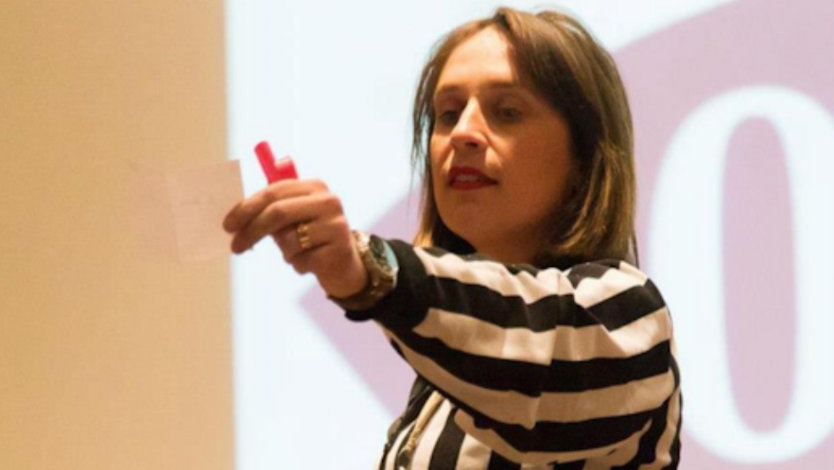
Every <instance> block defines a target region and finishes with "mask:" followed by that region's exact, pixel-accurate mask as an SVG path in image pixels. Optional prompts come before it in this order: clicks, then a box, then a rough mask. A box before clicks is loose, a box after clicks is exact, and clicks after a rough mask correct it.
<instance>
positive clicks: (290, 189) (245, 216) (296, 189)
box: [223, 180, 326, 233]
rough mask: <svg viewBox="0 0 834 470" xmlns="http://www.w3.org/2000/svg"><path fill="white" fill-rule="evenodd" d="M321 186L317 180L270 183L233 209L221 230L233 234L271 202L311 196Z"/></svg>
mask: <svg viewBox="0 0 834 470" xmlns="http://www.w3.org/2000/svg"><path fill="white" fill-rule="evenodd" d="M323 186H324V183H322V182H321V181H318V180H282V181H277V182H275V183H272V184H270V185H269V186H267V187H266V188H264V189H262V190H261V191H258V192H257V193H255V194H253V195H252V196H251V197H249V198H247V199H244V200H243V201H241V202H239V203H238V204H237V205H236V206H235V207H233V208H232V210H230V211H229V213H228V214H226V217H225V218H224V219H223V229H224V230H226V231H227V232H229V233H235V232H237V231H239V230H241V229H242V228H244V227H246V226H247V225H248V224H249V223H250V222H251V221H252V219H253V218H255V217H256V216H257V215H258V214H260V213H261V212H262V211H263V210H264V208H265V207H267V206H268V205H269V204H271V203H272V202H274V201H278V200H282V199H287V198H293V197H299V196H304V195H307V194H311V193H313V192H316V191H320V190H321V189H322V187H323ZM324 187H325V188H326V186H324Z"/></svg>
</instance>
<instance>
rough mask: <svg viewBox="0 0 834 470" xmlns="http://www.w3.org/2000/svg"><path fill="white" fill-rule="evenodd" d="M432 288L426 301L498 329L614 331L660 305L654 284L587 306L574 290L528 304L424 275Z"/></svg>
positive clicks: (636, 287) (661, 302)
mask: <svg viewBox="0 0 834 470" xmlns="http://www.w3.org/2000/svg"><path fill="white" fill-rule="evenodd" d="M426 282H427V288H428V289H429V290H430V291H432V292H434V293H435V294H434V298H435V299H436V300H433V301H432V302H431V303H430V305H431V306H432V307H436V308H440V309H443V310H447V311H450V312H455V313H461V314H465V315H469V316H471V317H475V318H478V319H480V320H483V321H485V322H488V323H492V324H494V325H498V326H500V327H503V328H518V327H523V328H528V329H530V330H531V331H535V332H541V331H547V330H551V329H553V328H554V327H556V326H572V327H582V326H590V325H598V324H601V325H603V326H605V327H606V328H607V329H608V330H615V329H617V328H619V327H621V326H624V325H627V324H629V323H631V322H633V321H635V320H638V319H640V318H642V317H643V316H645V315H647V314H650V313H653V312H655V311H656V310H658V309H660V308H662V307H663V306H664V303H663V299H662V298H661V297H660V295H659V294H658V293H657V290H656V289H655V288H654V285H653V284H651V282H647V283H646V285H645V286H633V287H631V288H629V289H626V290H625V291H623V292H620V293H618V294H616V295H614V296H612V297H610V298H608V299H606V300H604V301H602V302H600V303H598V304H595V305H593V306H591V307H589V308H588V309H585V308H583V307H581V306H579V305H577V304H576V302H575V300H574V296H573V294H562V295H557V294H553V295H548V296H545V297H542V298H541V299H539V300H537V301H535V302H533V303H530V304H527V303H526V302H525V301H524V299H523V298H522V297H521V296H517V295H510V296H505V295H502V294H500V293H499V292H496V291H494V290H491V289H489V288H487V287H484V286H481V285H475V284H464V283H462V282H460V281H458V280H456V279H450V278H439V277H434V276H429V279H427V281H426Z"/></svg>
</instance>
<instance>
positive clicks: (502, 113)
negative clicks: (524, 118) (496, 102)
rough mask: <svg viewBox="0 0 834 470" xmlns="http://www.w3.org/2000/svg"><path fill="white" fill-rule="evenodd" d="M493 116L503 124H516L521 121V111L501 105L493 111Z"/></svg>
mask: <svg viewBox="0 0 834 470" xmlns="http://www.w3.org/2000/svg"><path fill="white" fill-rule="evenodd" d="M495 116H496V117H497V118H498V119H500V120H502V121H505V122H516V121H519V120H520V119H521V110H520V109H518V108H516V107H515V106H509V105H501V106H498V107H497V108H496V109H495Z"/></svg>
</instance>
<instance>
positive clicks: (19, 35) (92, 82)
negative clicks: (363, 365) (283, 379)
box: [0, 0, 234, 470]
mask: <svg viewBox="0 0 834 470" xmlns="http://www.w3.org/2000/svg"><path fill="white" fill-rule="evenodd" d="M223 54H224V52H223V3H222V1H220V0H210V1H200V2H196V1H192V2H186V1H163V0H146V1H141V2H136V1H129V0H107V1H105V0H101V1H93V0H76V1H72V2H69V1H66V2H62V1H52V2H49V1H45V0H5V1H4V2H3V7H2V14H0V194H2V198H0V217H2V218H1V219H0V468H2V469H39V470H40V469H76V468H77V469H104V468H106V469H133V468H135V469H163V468H165V469H168V468H171V469H173V468H177V469H229V468H232V467H233V461H234V456H233V419H232V385H231V347H230V319H229V308H228V304H229V287H228V262H227V260H225V259H222V260H218V261H213V262H208V263H198V264H179V263H177V262H175V261H174V260H172V259H171V258H167V257H164V256H159V255H154V254H152V253H149V252H147V250H145V251H143V250H142V249H137V244H136V243H135V241H136V237H135V233H134V229H133V228H132V227H133V226H132V225H131V224H132V219H131V217H132V216H131V213H132V207H133V204H135V200H134V199H133V196H132V195H131V194H130V192H131V191H130V190H129V188H130V185H129V184H127V183H128V181H130V180H131V179H132V178H133V176H135V173H136V171H137V168H143V167H154V166H163V167H166V168H169V167H176V166H187V165H191V164H195V163H205V162H219V161H222V160H223V159H224V157H225V145H226V140H225V119H226V116H225V83H224V56H223ZM145 229H146V230H148V231H153V229H154V227H152V226H147V227H145Z"/></svg>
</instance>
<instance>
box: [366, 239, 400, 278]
mask: <svg viewBox="0 0 834 470" xmlns="http://www.w3.org/2000/svg"><path fill="white" fill-rule="evenodd" d="M368 249H369V250H370V252H371V255H373V258H374V260H376V262H377V264H379V266H380V268H382V269H383V270H384V271H386V273H391V271H393V268H394V267H395V266H397V259H396V257H395V256H394V253H393V252H392V251H391V249H390V248H389V247H388V244H387V243H385V241H383V240H382V239H381V238H379V237H377V236H375V235H372V236H371V240H370V241H369V242H368Z"/></svg>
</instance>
